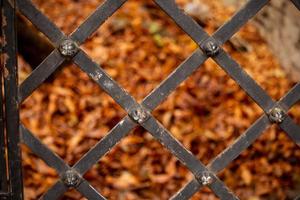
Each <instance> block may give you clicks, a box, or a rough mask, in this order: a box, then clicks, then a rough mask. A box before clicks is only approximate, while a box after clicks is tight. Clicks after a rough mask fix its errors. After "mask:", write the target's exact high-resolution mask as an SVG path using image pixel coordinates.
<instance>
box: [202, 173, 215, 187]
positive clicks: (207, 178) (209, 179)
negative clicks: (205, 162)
mask: <svg viewBox="0 0 300 200" xmlns="http://www.w3.org/2000/svg"><path fill="white" fill-rule="evenodd" d="M200 181H201V184H202V185H203V186H207V185H210V184H211V183H212V182H213V178H212V176H211V175H210V174H209V173H203V174H202V176H201V179H200Z"/></svg>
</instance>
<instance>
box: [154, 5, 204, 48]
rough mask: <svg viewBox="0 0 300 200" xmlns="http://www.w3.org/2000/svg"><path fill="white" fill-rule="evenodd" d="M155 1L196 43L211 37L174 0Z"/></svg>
mask: <svg viewBox="0 0 300 200" xmlns="http://www.w3.org/2000/svg"><path fill="white" fill-rule="evenodd" d="M154 1H155V3H156V4H157V5H158V6H159V7H160V8H161V9H162V10H163V11H165V12H166V14H167V15H169V16H170V17H171V18H172V19H173V20H174V22H175V23H176V24H177V25H178V26H179V27H180V28H182V30H183V31H184V32H186V33H187V34H188V35H189V36H190V37H191V38H192V39H193V40H194V41H195V42H196V43H198V44H200V43H201V42H203V41H205V40H206V39H207V38H209V35H208V34H207V33H206V32H205V31H204V30H202V29H200V28H198V24H197V22H195V21H194V20H193V19H192V18H191V17H190V16H188V15H186V14H185V13H184V12H181V10H180V9H179V8H178V6H177V4H176V2H175V1H174V0H154Z"/></svg>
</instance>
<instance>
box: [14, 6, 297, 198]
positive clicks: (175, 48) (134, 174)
mask: <svg viewBox="0 0 300 200" xmlns="http://www.w3.org/2000/svg"><path fill="white" fill-rule="evenodd" d="M190 2H191V1H188V0H180V1H177V3H178V4H179V5H180V6H182V8H184V7H185V6H186V5H187V3H190ZM203 2H204V3H205V9H204V10H203V13H204V14H203V15H202V17H203V18H202V19H201V25H202V26H204V28H205V30H206V31H208V32H209V33H213V32H214V31H215V30H216V29H217V28H218V27H219V26H221V25H222V24H223V23H224V22H226V21H227V20H228V19H229V18H230V17H231V16H232V14H233V13H234V9H233V8H230V7H225V6H223V5H222V4H221V3H220V1H218V0H209V1H208V0H207V1H206V0H205V1H204V0H203ZM34 3H35V4H36V5H37V6H38V7H39V8H41V9H42V11H43V12H44V13H45V14H46V15H47V16H48V17H49V18H50V19H52V20H53V21H54V22H55V23H56V25H58V26H59V27H60V28H62V29H63V30H64V32H66V33H71V32H72V31H73V30H74V29H75V28H76V27H77V26H78V25H79V24H80V23H81V22H82V21H83V20H84V19H85V18H86V17H87V16H88V15H89V14H90V13H91V12H92V11H93V10H94V9H95V8H96V7H97V6H98V5H99V4H100V2H99V1H98V0H51V1H50V0H48V1H43V0H34ZM82 48H83V49H84V50H85V51H86V52H87V53H88V54H89V55H90V56H91V57H92V58H93V59H94V61H96V62H97V63H98V64H100V65H101V66H102V67H103V68H104V69H105V70H106V71H107V72H108V73H109V74H110V75H111V76H112V77H113V78H114V79H115V80H117V81H118V82H119V83H120V85H121V86H123V87H124V88H125V89H126V90H127V91H128V92H129V93H130V94H132V95H133V96H134V97H135V98H136V99H137V100H138V101H141V100H142V99H143V98H144V97H145V96H146V95H147V94H149V92H151V90H153V89H154V88H155V87H156V86H157V85H158V84H159V83H160V82H161V81H162V80H163V79H164V78H166V77H167V76H168V74H170V73H171V72H172V71H173V70H174V69H175V68H176V67H177V66H178V65H179V64H180V63H181V62H183V61H184V60H185V59H186V58H187V57H188V56H189V55H190V54H191V53H192V52H193V50H195V49H196V48H197V45H196V44H195V43H194V42H193V41H192V40H191V39H190V38H189V37H188V36H187V35H186V34H185V33H184V32H183V31H181V30H180V29H179V28H178V27H177V26H176V24H175V23H174V22H173V21H172V20H170V19H169V18H168V17H167V15H166V14H165V13H163V12H162V11H160V9H159V8H158V7H157V6H156V5H155V4H154V3H152V1H147V0H139V1H138V0H129V1H128V2H127V3H125V4H124V6H123V7H122V8H121V9H120V10H119V11H118V12H117V13H115V14H114V15H113V16H112V17H111V18H110V19H109V20H108V21H107V22H106V23H105V24H104V25H103V26H102V27H101V28H100V29H99V30H97V32H96V33H95V34H93V36H92V37H90V38H89V39H88V40H87V42H86V43H85V44H84V45H83V46H82ZM225 49H226V51H227V52H229V53H230V55H231V56H232V57H233V58H235V59H236V60H237V61H238V62H239V63H240V64H241V65H242V67H243V68H244V69H245V70H246V71H247V72H248V73H249V74H250V75H251V77H253V78H254V79H255V80H256V81H257V82H258V83H259V84H260V85H261V86H262V87H263V88H264V89H265V90H266V91H267V92H268V94H270V95H271V96H272V97H273V98H274V99H277V100H278V99H279V98H280V97H282V95H284V93H285V92H287V91H288V90H289V89H290V88H291V87H292V86H293V84H294V83H292V82H290V81H289V79H288V77H286V75H285V73H284V71H283V70H282V68H281V67H280V66H279V64H278V62H277V60H276V59H275V58H274V56H273V55H272V54H271V52H270V50H269V49H268V47H267V46H266V45H265V43H264V41H263V39H262V38H261V37H260V36H259V34H258V32H257V30H256V29H255V28H254V27H253V26H252V25H251V24H247V26H245V27H244V28H243V29H242V30H240V31H239V32H238V33H237V34H236V35H235V36H234V38H233V39H232V40H230V41H229V42H228V43H226V44H225ZM19 65H20V66H21V71H20V79H21V80H20V81H22V80H24V79H25V78H26V76H28V74H29V73H30V70H31V69H30V67H29V66H28V64H26V62H25V61H24V59H23V58H22V57H21V56H20V58H19ZM125 114H126V113H125V111H123V110H122V108H120V106H118V105H117V104H116V103H115V102H114V101H113V100H112V98H110V97H109V96H108V95H107V94H105V92H104V91H102V90H101V89H100V88H99V87H98V86H97V85H96V83H94V82H93V81H92V80H91V79H90V78H89V77H88V76H87V75H86V74H84V73H83V72H82V71H80V69H79V68H78V67H77V66H75V65H72V64H70V63H66V64H64V65H63V66H62V67H61V68H60V69H59V70H58V72H57V73H56V74H55V76H54V77H51V78H50V79H49V80H48V81H47V82H46V83H44V84H43V85H42V86H41V87H39V88H38V90H36V91H35V92H34V93H33V94H32V95H31V96H30V97H29V98H28V99H27V100H26V101H25V102H24V103H23V105H22V108H21V120H22V122H23V123H24V124H25V126H26V127H28V129H29V130H31V131H32V132H33V133H34V134H35V135H36V136H37V137H39V138H40V139H41V140H42V141H43V142H44V143H45V144H47V145H48V146H49V147H50V148H51V149H52V150H53V151H54V152H56V153H57V154H58V155H59V156H61V157H62V158H63V159H64V160H65V161H66V162H67V163H68V164H70V165H73V164H74V163H75V162H76V161H77V160H79V159H80V158H81V157H82V156H83V155H84V154H85V153H86V152H87V151H88V150H89V149H90V148H91V147H92V146H93V145H95V144H96V143H97V142H98V141H99V140H100V139H101V138H102V137H104V136H105V135H106V134H107V133H108V131H109V130H110V129H111V128H113V127H114V125H116V124H117V123H118V122H119V121H120V120H121V119H122V118H123V117H124V116H125ZM261 114H262V110H261V109H260V108H259V107H258V106H257V105H256V104H255V103H254V102H253V101H252V100H251V99H250V98H249V97H248V96H247V95H246V93H245V92H244V91H243V90H242V89H240V88H239V86H238V85H237V84H236V83H235V82H234V81H233V80H232V79H230V77H229V76H228V75H226V73H225V72H224V71H223V70H222V69H221V68H220V67H219V66H217V65H216V64H215V63H214V62H213V61H211V60H209V61H207V62H205V64H203V65H202V66H199V69H198V70H197V71H196V72H195V73H194V74H193V75H192V76H191V77H190V78H188V80H186V81H185V82H184V83H183V84H181V85H180V86H179V87H178V88H177V89H176V91H175V92H173V93H172V94H171V95H170V96H169V97H168V98H167V100H166V101H164V103H163V104H162V105H160V106H159V107H158V108H157V109H155V111H154V115H155V116H156V117H157V118H158V119H159V121H160V122H161V123H162V124H163V125H164V126H165V127H166V128H167V129H168V130H170V132H171V133H172V134H173V135H174V136H175V137H176V138H177V139H178V140H180V141H181V142H182V143H183V144H184V146H185V147H186V148H188V149H189V150H190V151H191V152H193V154H195V155H196V156H197V158H199V159H200V160H201V161H202V162H204V163H205V164H208V163H209V161H211V160H212V158H214V157H215V156H216V155H218V154H219V153H221V152H222V150H224V149H225V148H226V147H227V146H229V145H230V144H232V143H233V141H234V140H235V139H236V138H237V137H238V136H239V135H241V134H242V133H243V132H244V131H245V130H246V129H247V128H248V127H250V126H251V124H252V123H253V122H254V121H255V120H256V119H257V118H258V117H259V116H260V115H261ZM290 114H291V116H292V117H293V118H294V119H295V121H297V120H298V124H299V121H300V106H296V107H295V108H293V110H292V111H291V113H290ZM23 149H24V151H23V165H24V184H25V196H26V199H27V200H29V199H37V198H38V197H39V196H41V195H42V193H43V192H45V191H46V190H47V188H49V187H50V186H51V185H52V184H53V183H54V182H55V181H56V180H57V178H58V175H57V173H56V172H55V171H54V170H53V169H51V168H49V167H47V165H46V164H45V163H44V162H43V161H42V160H40V159H39V158H37V157H36V156H35V155H34V154H32V153H31V152H30V150H28V149H27V148H26V147H23ZM299 159H300V149H299V148H297V146H296V145H295V144H294V143H293V142H292V141H291V140H290V139H289V138H288V137H287V136H286V134H285V133H283V132H282V131H280V130H279V129H278V128H277V127H276V126H272V127H271V128H269V129H267V130H266V131H265V132H264V134H263V135H262V136H261V137H260V138H259V139H258V141H256V142H255V143H254V144H253V145H251V147H250V148H249V149H247V150H246V151H245V152H244V153H243V154H242V155H240V156H239V157H238V158H237V159H236V160H235V161H234V162H233V163H231V164H230V165H229V166H228V167H227V168H226V169H225V170H224V171H222V172H221V173H220V174H219V176H220V178H221V179H222V180H223V181H224V182H225V183H226V184H227V185H228V187H229V188H230V189H232V190H233V191H234V192H235V193H236V194H237V195H238V196H239V197H240V198H241V199H246V200H264V199H274V200H277V199H293V198H294V197H295V196H296V195H297V189H298V193H299V191H300V190H299V187H300V167H299V165H297V163H299ZM84 177H85V178H86V179H87V180H88V181H90V182H91V184H92V185H93V186H94V187H95V188H96V189H97V190H98V191H100V192H101V193H102V194H103V195H104V196H105V197H107V198H108V199H120V200H122V199H124V200H125V199H126V200H127V199H128V200H130V199H168V198H170V197H171V196H172V195H173V194H174V193H176V192H177V191H178V190H179V189H180V188H181V187H182V186H183V185H185V184H186V183H187V182H188V181H189V180H190V179H192V178H193V176H192V174H191V173H190V172H188V170H187V169H186V168H185V167H184V166H183V165H182V164H181V163H180V162H179V161H178V160H177V159H176V158H175V157H174V156H172V154H171V153H169V152H168V151H167V150H166V149H165V148H164V147H163V146H162V145H161V144H159V142H157V141H156V140H155V139H153V138H152V136H151V135H150V134H149V133H147V132H145V131H144V130H143V129H142V128H137V129H135V130H134V131H132V132H131V133H130V134H129V135H128V137H126V138H125V139H123V140H122V141H121V142H120V143H119V144H118V145H117V146H116V147H114V148H113V149H111V151H110V152H109V153H108V154H107V155H106V156H104V157H103V158H102V159H101V160H100V161H99V162H98V163H97V164H96V165H95V166H94V167H93V168H92V169H91V170H89V171H88V173H87V174H86V175H85V176H84ZM81 198H82V197H81V195H80V194H79V193H77V192H76V191H69V192H67V193H66V194H65V196H64V199H81ZM193 199H204V200H205V199H216V197H215V196H214V195H213V193H211V192H210V190H209V189H207V188H204V189H202V190H201V191H199V192H198V193H197V194H196V195H195V196H194V197H193Z"/></svg>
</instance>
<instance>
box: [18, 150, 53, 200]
mask: <svg viewBox="0 0 300 200" xmlns="http://www.w3.org/2000/svg"><path fill="white" fill-rule="evenodd" d="M21 147H22V165H23V182H24V195H25V198H24V199H25V200H35V199H39V197H41V196H42V195H43V194H44V193H45V192H46V191H47V190H48V189H49V188H50V187H51V186H52V185H53V184H54V183H55V182H56V180H57V179H58V174H57V172H56V171H55V170H54V169H53V168H51V167H49V166H48V165H47V164H46V163H45V162H44V161H43V160H41V159H40V158H39V157H37V156H36V155H35V154H33V153H32V151H31V150H30V149H29V148H28V147H27V146H26V145H21Z"/></svg>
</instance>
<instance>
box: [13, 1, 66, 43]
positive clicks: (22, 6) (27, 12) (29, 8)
mask: <svg viewBox="0 0 300 200" xmlns="http://www.w3.org/2000/svg"><path fill="white" fill-rule="evenodd" d="M16 1H17V8H18V10H19V11H20V12H21V13H22V14H23V15H24V16H26V17H27V18H28V19H29V20H30V21H31V22H32V24H33V25H34V26H35V27H36V28H37V29H39V30H40V31H41V32H42V33H43V34H45V36H47V37H48V38H49V39H50V40H51V41H52V42H53V43H54V44H55V45H56V46H58V45H59V43H60V41H61V40H62V39H63V38H64V37H65V35H64V34H63V32H62V31H61V30H60V29H59V28H57V27H56V25H55V24H54V23H52V22H51V21H50V20H49V19H48V18H47V17H46V16H45V15H43V14H42V13H41V12H40V11H39V10H38V9H37V8H36V7H35V6H34V5H33V4H32V2H31V1H30V0H16Z"/></svg>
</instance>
